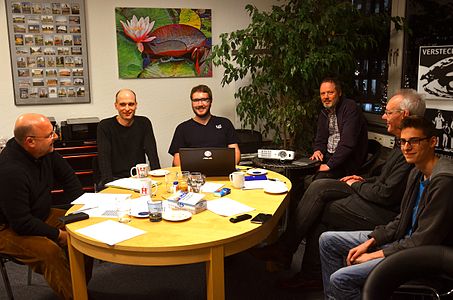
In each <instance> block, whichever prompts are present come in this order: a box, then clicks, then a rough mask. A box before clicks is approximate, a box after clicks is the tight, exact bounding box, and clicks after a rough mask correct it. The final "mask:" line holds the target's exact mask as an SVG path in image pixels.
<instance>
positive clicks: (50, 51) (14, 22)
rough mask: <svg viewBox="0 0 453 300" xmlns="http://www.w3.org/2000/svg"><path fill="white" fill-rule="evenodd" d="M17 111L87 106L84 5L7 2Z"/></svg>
mask: <svg viewBox="0 0 453 300" xmlns="http://www.w3.org/2000/svg"><path fill="white" fill-rule="evenodd" d="M5 2H6V12H7V22H8V33H9V45H10V52H11V69H12V74H13V84H14V99H15V100H14V101H15V104H16V105H39V104H64V103H89V102H90V89H89V86H90V85H89V77H88V74H89V72H88V53H87V42H86V27H85V13H84V12H85V3H84V0H66V1H64V0H48V1H42V0H28V1H17V0H5Z"/></svg>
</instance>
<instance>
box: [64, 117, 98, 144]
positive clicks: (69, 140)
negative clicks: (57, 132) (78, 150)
mask: <svg viewBox="0 0 453 300" xmlns="http://www.w3.org/2000/svg"><path fill="white" fill-rule="evenodd" d="M98 123H99V118H98V117H88V118H73V119H67V120H66V121H61V140H62V142H64V143H65V144H68V145H72V146H77V145H85V144H91V143H96V131H97V126H98Z"/></svg>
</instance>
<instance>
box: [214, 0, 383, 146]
mask: <svg viewBox="0 0 453 300" xmlns="http://www.w3.org/2000/svg"><path fill="white" fill-rule="evenodd" d="M246 10H247V11H248V13H249V14H250V16H251V23H250V25H249V26H248V27H247V28H245V29H240V30H236V31H234V32H231V33H222V34H221V35H220V43H219V44H218V45H215V46H214V47H213V51H212V54H213V57H212V59H213V62H214V64H215V65H216V66H222V67H223V69H224V73H223V78H222V84H223V85H225V84H229V83H231V82H233V81H241V84H242V86H241V87H240V88H239V89H238V90H237V92H236V93H235V97H236V98H238V99H239V100H240V102H239V104H238V106H237V109H236V110H237V113H238V115H239V117H240V119H241V121H242V123H243V125H244V126H247V127H249V126H250V127H252V128H254V127H256V126H257V124H259V123H260V122H261V123H262V131H263V133H265V134H267V133H269V132H275V137H274V141H275V142H276V143H279V144H281V145H282V146H283V147H284V148H295V147H302V148H307V147H308V145H311V142H312V139H313V132H314V126H315V124H316V119H317V115H318V113H319V104H320V101H319V83H320V81H321V80H322V79H323V78H324V77H325V76H327V75H337V76H339V77H340V78H341V77H343V79H344V77H347V76H348V75H350V76H351V77H352V73H353V69H354V66H355V56H356V54H357V53H358V51H360V50H361V49H367V48H370V47H372V46H376V45H378V41H379V39H380V38H382V37H384V36H386V35H388V28H389V26H388V22H389V20H390V18H389V17H388V16H386V15H374V16H366V15H364V14H361V13H360V12H359V11H358V10H357V9H355V8H354V7H353V5H352V4H351V3H350V2H348V1H336V0H305V1H297V0H292V1H289V2H287V3H285V4H282V5H280V6H273V7H272V9H271V10H270V11H269V12H266V11H259V10H258V9H257V8H256V7H254V6H252V5H247V6H246ZM351 82H352V80H351ZM298 137H301V138H298ZM296 142H298V143H296Z"/></svg>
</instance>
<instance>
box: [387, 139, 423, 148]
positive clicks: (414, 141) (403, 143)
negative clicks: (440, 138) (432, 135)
mask: <svg viewBox="0 0 453 300" xmlns="http://www.w3.org/2000/svg"><path fill="white" fill-rule="evenodd" d="M428 139H429V137H424V138H418V137H414V138H410V139H408V140H406V139H396V140H395V141H396V144H397V145H398V146H400V147H404V146H406V144H409V147H412V146H415V145H417V146H418V145H420V142H421V141H424V140H428Z"/></svg>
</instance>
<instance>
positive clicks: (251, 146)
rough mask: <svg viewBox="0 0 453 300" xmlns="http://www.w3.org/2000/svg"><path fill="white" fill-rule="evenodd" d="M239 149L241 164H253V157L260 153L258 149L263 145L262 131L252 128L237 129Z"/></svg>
mask: <svg viewBox="0 0 453 300" xmlns="http://www.w3.org/2000/svg"><path fill="white" fill-rule="evenodd" d="M236 135H237V137H238V140H239V143H238V146H239V150H241V161H240V162H239V164H240V165H253V162H252V159H253V157H256V156H257V155H258V149H260V148H261V147H262V145H263V137H262V135H261V133H260V132H258V131H256V130H251V129H236Z"/></svg>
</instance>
